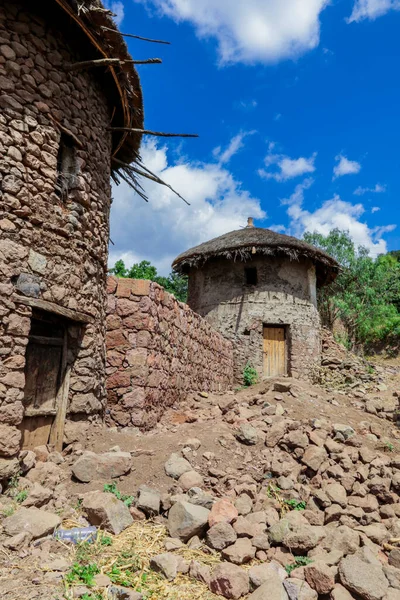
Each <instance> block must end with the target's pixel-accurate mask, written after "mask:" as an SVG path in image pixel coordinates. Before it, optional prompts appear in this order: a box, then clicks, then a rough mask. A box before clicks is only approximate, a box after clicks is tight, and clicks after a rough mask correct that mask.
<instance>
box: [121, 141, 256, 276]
mask: <svg viewBox="0 0 400 600" xmlns="http://www.w3.org/2000/svg"><path fill="white" fill-rule="evenodd" d="M141 154H142V158H143V162H144V164H145V165H146V166H147V167H148V168H149V169H150V170H151V171H153V172H155V173H157V174H158V175H159V176H160V177H161V178H162V179H164V180H165V181H166V182H168V183H169V184H170V185H172V186H173V187H174V188H175V189H176V190H177V191H179V192H180V193H181V194H182V196H184V197H185V198H186V199H187V200H188V202H190V203H191V205H190V206H187V205H186V204H184V203H183V202H182V201H181V200H180V199H179V198H178V197H177V196H175V195H174V194H173V193H172V192H171V191H170V190H169V189H167V188H165V187H162V186H160V185H158V184H156V183H153V182H151V181H147V180H142V181H141V183H142V184H143V187H144V188H145V190H146V193H147V195H148V197H149V203H146V202H143V200H141V199H140V198H139V197H138V196H136V195H135V194H134V192H133V191H132V190H131V189H130V188H129V187H128V186H127V185H125V184H121V185H120V186H116V187H114V189H113V195H114V202H113V204H112V210H111V235H110V237H111V239H112V240H113V242H114V244H115V246H111V247H110V261H109V264H110V265H113V264H114V263H115V261H116V260H117V259H118V258H121V257H124V256H125V258H126V259H127V263H131V262H138V261H139V260H143V259H148V260H150V261H151V262H152V263H153V264H155V265H156V266H157V267H158V269H159V272H160V273H162V274H166V273H168V272H169V271H170V266H171V263H172V261H173V259H174V258H175V257H176V256H177V255H178V254H179V253H180V252H183V251H184V250H186V249H188V248H190V247H192V246H194V245H196V244H199V243H201V242H204V241H206V240H209V239H211V238H213V237H217V236H219V235H222V234H223V233H226V232H228V231H232V230H234V229H239V228H240V227H241V226H244V225H246V222H247V217H249V216H253V217H254V218H256V219H263V218H265V216H266V215H265V213H264V211H263V210H262V209H261V206H260V201H259V200H258V199H257V198H254V197H252V196H251V194H250V193H249V192H248V191H247V190H245V189H243V188H242V186H241V183H240V182H239V181H237V180H236V179H235V178H234V177H233V175H232V174H231V173H230V171H229V170H228V169H226V167H224V166H222V165H221V164H219V163H215V162H208V163H204V162H202V163H200V162H198V163H195V162H190V161H189V160H183V159H181V160H180V162H172V163H170V162H169V159H168V154H167V146H158V145H157V143H156V142H155V141H150V142H146V143H144V144H143V146H142V149H141Z"/></svg>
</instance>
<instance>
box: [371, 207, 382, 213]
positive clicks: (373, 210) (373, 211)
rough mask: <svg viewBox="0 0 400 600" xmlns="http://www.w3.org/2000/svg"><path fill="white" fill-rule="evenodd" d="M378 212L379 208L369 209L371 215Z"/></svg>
mask: <svg viewBox="0 0 400 600" xmlns="http://www.w3.org/2000/svg"><path fill="white" fill-rule="evenodd" d="M378 210H381V209H380V207H379V206H373V207H372V208H371V212H372V214H374V213H376V212H378Z"/></svg>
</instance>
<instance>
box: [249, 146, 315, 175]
mask: <svg viewBox="0 0 400 600" xmlns="http://www.w3.org/2000/svg"><path fill="white" fill-rule="evenodd" d="M274 147H275V144H274V142H270V144H269V152H268V154H267V156H266V157H265V159H264V163H265V166H266V167H267V169H259V171H258V174H259V175H260V177H262V178H264V179H275V181H287V180H288V179H293V177H299V176H300V175H305V174H306V173H314V171H315V165H314V163H315V159H316V157H317V153H316V152H314V154H312V155H311V156H310V157H309V158H305V157H304V156H300V158H290V157H289V156H286V155H285V154H274V153H273V149H274ZM270 167H276V169H277V170H273V171H271V170H270V169H269V168H270ZM268 169H269V170H268Z"/></svg>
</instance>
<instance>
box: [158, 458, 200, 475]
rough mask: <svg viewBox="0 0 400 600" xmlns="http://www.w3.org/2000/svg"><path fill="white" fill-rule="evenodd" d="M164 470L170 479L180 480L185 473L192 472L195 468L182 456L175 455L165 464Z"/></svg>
mask: <svg viewBox="0 0 400 600" xmlns="http://www.w3.org/2000/svg"><path fill="white" fill-rule="evenodd" d="M164 469H165V473H166V474H167V475H168V477H172V478H173V479H179V477H181V475H183V474H184V473H188V472H189V471H192V470H193V467H192V465H191V464H190V462H189V461H188V460H186V458H183V457H182V456H181V455H180V454H176V453H173V454H171V456H170V457H169V459H168V460H167V462H166V463H165V465H164Z"/></svg>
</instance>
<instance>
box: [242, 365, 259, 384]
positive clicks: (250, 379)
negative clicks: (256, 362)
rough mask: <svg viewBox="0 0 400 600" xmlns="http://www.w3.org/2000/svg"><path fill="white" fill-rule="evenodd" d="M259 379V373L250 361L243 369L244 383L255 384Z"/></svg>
mask: <svg viewBox="0 0 400 600" xmlns="http://www.w3.org/2000/svg"><path fill="white" fill-rule="evenodd" d="M257 381H258V373H257V371H256V370H255V368H254V367H252V366H251V364H250V363H249V362H248V363H247V364H246V366H245V368H244V370H243V383H244V385H245V386H246V387H250V386H251V385H254V384H255V383H257Z"/></svg>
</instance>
